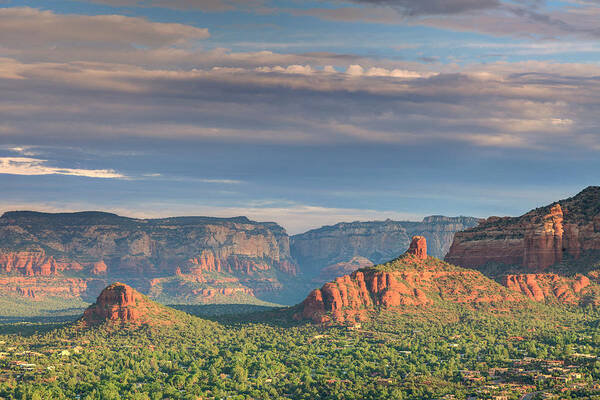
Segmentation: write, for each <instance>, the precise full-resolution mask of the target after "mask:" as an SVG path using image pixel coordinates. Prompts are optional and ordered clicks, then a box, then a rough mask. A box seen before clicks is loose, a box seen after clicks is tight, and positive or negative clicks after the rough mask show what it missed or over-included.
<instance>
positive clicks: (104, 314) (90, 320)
mask: <svg viewBox="0 0 600 400" xmlns="http://www.w3.org/2000/svg"><path fill="white" fill-rule="evenodd" d="M149 304H150V301H149V300H147V299H145V298H144V296H142V295H141V294H140V293H139V292H137V291H136V290H134V289H133V288H132V287H130V286H128V285H125V284H124V283H120V282H116V283H113V284H112V285H110V286H108V287H106V288H105V289H104V290H103V291H102V293H100V296H98V299H97V300H96V303H95V304H93V305H91V306H90V307H89V308H88V309H87V310H85V312H84V314H83V321H84V322H85V323H86V324H88V325H97V324H101V323H103V322H125V323H132V324H139V323H141V322H142V320H144V319H145V317H146V315H144V313H145V312H147V309H148V305H149Z"/></svg>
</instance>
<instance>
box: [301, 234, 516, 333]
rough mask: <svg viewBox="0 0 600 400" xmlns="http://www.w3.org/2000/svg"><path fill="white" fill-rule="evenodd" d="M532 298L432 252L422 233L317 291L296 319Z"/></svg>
mask: <svg viewBox="0 0 600 400" xmlns="http://www.w3.org/2000/svg"><path fill="white" fill-rule="evenodd" d="M523 301H526V298H525V297H524V296H522V295H521V294H519V293H515V292H513V291H511V290H508V289H506V288H504V287H502V286H501V285H499V284H498V283H497V282H494V281H493V280H491V279H489V278H487V277H485V276H484V275H483V274H482V273H480V272H479V271H475V270H468V269H462V268H458V267H454V266H452V265H449V264H446V263H444V262H443V261H440V260H438V259H435V258H433V257H428V256H427V243H426V240H425V238H423V237H420V236H416V237H415V238H413V241H412V243H411V247H410V248H409V250H408V251H407V252H406V253H405V254H404V255H403V256H401V257H399V258H397V259H395V260H393V261H391V262H389V263H386V264H383V265H378V266H374V267H367V268H363V269H360V270H358V271H355V272H353V273H352V274H350V275H344V276H341V277H339V278H336V279H335V280H334V281H332V282H328V283H326V284H325V285H323V287H321V288H320V289H315V290H313V291H312V292H311V293H310V294H309V295H308V297H307V298H306V299H305V300H304V301H303V302H302V303H301V304H299V305H298V306H297V312H296V314H295V317H296V318H297V319H306V320H310V321H312V322H315V323H325V324H331V323H353V322H357V321H364V320H367V319H369V318H370V315H371V314H372V313H374V312H376V311H378V310H382V309H385V310H391V311H393V312H397V313H400V314H405V313H420V312H423V311H425V310H428V309H430V308H431V307H434V305H435V304H436V303H437V304H438V306H439V305H440V302H442V303H446V304H449V303H456V304H463V305H467V306H474V305H478V304H494V305H496V304H504V303H519V302H523Z"/></svg>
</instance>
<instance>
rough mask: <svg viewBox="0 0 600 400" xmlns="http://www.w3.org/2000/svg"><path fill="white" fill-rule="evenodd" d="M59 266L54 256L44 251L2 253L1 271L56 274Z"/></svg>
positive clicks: (22, 273) (23, 273) (25, 273)
mask: <svg viewBox="0 0 600 400" xmlns="http://www.w3.org/2000/svg"><path fill="white" fill-rule="evenodd" d="M58 269H59V267H58V264H57V263H56V261H55V260H54V258H53V257H52V256H47V255H46V253H45V252H43V251H35V252H30V251H20V252H6V253H0V271H1V272H6V273H17V274H21V275H26V276H34V275H42V276H48V275H53V274H56V273H57V271H58Z"/></svg>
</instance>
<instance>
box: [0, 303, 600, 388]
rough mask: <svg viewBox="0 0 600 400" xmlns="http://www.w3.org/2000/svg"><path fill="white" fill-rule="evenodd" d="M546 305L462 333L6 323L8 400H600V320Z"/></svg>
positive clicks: (179, 322) (429, 325)
mask: <svg viewBox="0 0 600 400" xmlns="http://www.w3.org/2000/svg"><path fill="white" fill-rule="evenodd" d="M539 307H540V309H539V310H536V309H531V310H529V311H522V312H519V313H518V314H516V315H515V314H511V315H491V314H486V313H481V312H476V311H469V310H457V313H456V315H454V316H453V319H455V320H454V321H453V322H449V321H448V320H447V319H445V318H437V319H438V320H440V319H441V320H442V321H441V322H435V321H436V318H435V316H434V315H425V316H424V315H419V316H411V315H398V314H397V313H391V312H385V311H382V312H381V313H380V314H379V316H378V318H376V319H373V322H369V323H363V324H355V325H352V326H330V327H325V326H319V325H312V324H306V323H293V322H290V319H289V310H286V309H284V310H272V311H259V312H253V313H250V314H236V315H218V316H214V315H213V316H206V315H205V316H204V317H203V318H200V317H197V316H192V315H190V314H187V313H185V312H182V311H175V310H173V320H174V321H173V322H174V324H173V325H169V326H154V327H150V326H140V327H125V328H124V327H120V328H119V327H115V326H111V325H108V324H105V325H102V326H99V327H95V328H92V329H82V328H81V327H80V326H79V325H78V324H77V323H67V324H48V323H37V324H36V323H18V324H14V323H13V324H5V325H2V327H1V328H0V329H1V330H0V331H1V332H2V334H1V335H0V382H1V383H0V398H5V399H23V400H24V399H36V400H38V399H86V400H87V399H467V398H478V399H498V398H508V399H519V398H521V396H522V394H523V393H524V392H531V393H533V396H534V397H531V398H548V397H541V396H548V395H552V394H553V393H554V394H556V395H557V396H558V395H560V398H562V399H568V398H600V395H595V394H594V393H598V392H597V391H596V389H595V384H594V382H595V381H598V380H600V360H598V359H597V357H598V356H600V350H599V349H600V346H599V345H600V325H599V321H600V312H599V311H598V310H596V309H595V308H591V307H588V308H585V309H579V308H577V309H576V308H573V309H566V308H564V307H557V308H550V307H548V306H543V305H540V306H539ZM542 308H543V311H544V312H543V313H542V312H541V311H542ZM187 311H190V312H193V311H194V309H193V308H188V309H187ZM250 311H252V310H250ZM438 317H441V316H438ZM540 376H542V378H540ZM499 378H501V379H499ZM499 381H502V382H503V383H498V382H499ZM499 396H500V397H499ZM502 396H505V397H502ZM535 396H537V397H535ZM557 398H558V397H557Z"/></svg>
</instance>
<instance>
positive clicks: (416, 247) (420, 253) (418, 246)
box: [406, 236, 427, 260]
mask: <svg viewBox="0 0 600 400" xmlns="http://www.w3.org/2000/svg"><path fill="white" fill-rule="evenodd" d="M406 253H408V254H412V255H414V256H415V257H417V258H418V259H419V260H426V259H427V239H425V236H413V238H412V242H410V246H409V248H408V250H407V251H406Z"/></svg>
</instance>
